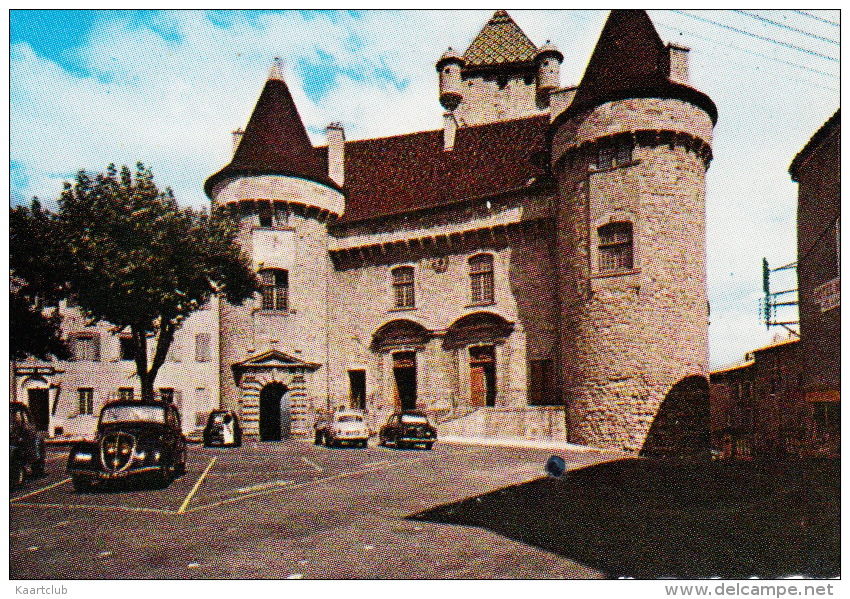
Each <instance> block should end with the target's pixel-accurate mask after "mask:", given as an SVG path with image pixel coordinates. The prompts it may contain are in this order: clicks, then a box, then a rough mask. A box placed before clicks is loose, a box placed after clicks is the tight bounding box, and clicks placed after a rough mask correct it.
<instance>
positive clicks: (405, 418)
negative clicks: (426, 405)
mask: <svg viewBox="0 0 850 599" xmlns="http://www.w3.org/2000/svg"><path fill="white" fill-rule="evenodd" d="M401 421H402V422H404V423H405V424H428V418H427V417H426V416H423V415H422V414H402V415H401Z"/></svg>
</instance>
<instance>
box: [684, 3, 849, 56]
mask: <svg viewBox="0 0 850 599" xmlns="http://www.w3.org/2000/svg"><path fill="white" fill-rule="evenodd" d="M670 12H674V13H676V14H679V15H683V16H686V17H690V18H692V19H696V20H697V21H702V22H704V23H709V24H711V25H715V26H717V27H722V28H723V29H728V30H729V31H734V32H735V33H740V34H743V35H748V36H750V37H752V38H755V39H759V40H762V41H765V42H770V43H772V44H777V45H779V46H784V47H786V48H791V49H792V50H797V51H798V52H805V53H806V54H810V55H812V56H816V57H818V58H823V59H825V60H830V61H832V62H839V61H838V59H837V58H834V57H832V56H827V55H826V54H821V53H820V52H815V51H814V50H810V49H808V48H803V47H802V46H797V45H795V44H789V43H788V42H783V41H780V40H776V39H773V38H772V37H766V36H763V35H759V34H757V33H753V32H752V31H746V30H745V29H739V28H737V27H733V26H732V25H726V24H725V23H718V22H717V21H712V20H711V19H706V18H705V17H699V16H697V15H694V14H691V13H688V12H685V11H682V10H671V11H670Z"/></svg>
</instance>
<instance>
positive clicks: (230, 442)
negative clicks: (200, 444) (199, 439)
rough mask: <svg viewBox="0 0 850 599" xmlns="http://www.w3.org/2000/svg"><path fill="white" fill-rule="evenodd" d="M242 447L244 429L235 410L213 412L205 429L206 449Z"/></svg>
mask: <svg viewBox="0 0 850 599" xmlns="http://www.w3.org/2000/svg"><path fill="white" fill-rule="evenodd" d="M213 445H220V446H222V447H225V446H231V447H239V446H240V445H242V427H241V426H240V424H239V417H238V416H236V412H234V411H233V410H213V411H212V412H210V415H209V418H207V425H206V426H205V427H204V447H212V446H213Z"/></svg>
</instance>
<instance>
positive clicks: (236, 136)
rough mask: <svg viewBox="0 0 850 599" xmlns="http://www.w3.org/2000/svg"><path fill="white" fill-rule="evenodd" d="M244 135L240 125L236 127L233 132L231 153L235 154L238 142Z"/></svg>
mask: <svg viewBox="0 0 850 599" xmlns="http://www.w3.org/2000/svg"><path fill="white" fill-rule="evenodd" d="M243 135H245V132H244V131H243V130H242V127H237V128H236V131H234V132H233V153H234V154H236V150H237V149H238V148H239V142H241V141H242V136H243Z"/></svg>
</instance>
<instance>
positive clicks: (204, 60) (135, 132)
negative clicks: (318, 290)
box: [10, 10, 839, 365]
mask: <svg viewBox="0 0 850 599" xmlns="http://www.w3.org/2000/svg"><path fill="white" fill-rule="evenodd" d="M489 15H490V11H489V10H485V11H460V12H386V11H381V12H363V13H358V14H356V15H355V14H349V13H335V14H325V13H319V14H316V15H312V16H304V15H302V14H301V13H297V12H287V13H282V14H281V13H266V14H259V15H253V16H246V15H244V14H242V13H225V14H223V15H222V14H215V15H211V14H209V13H204V12H194V11H188V12H164V13H158V14H156V15H155V17H154V18H155V23H154V24H155V27H151V25H150V24H149V23H148V24H140V23H138V22H131V21H130V20H129V19H127V18H125V17H121V16H117V17H115V18H112V19H109V20H107V21H105V22H103V23H101V24H100V25H99V26H98V27H97V28H94V29H93V30H92V32H91V33H90V34H89V37H88V38H87V39H86V41H85V44H84V45H83V46H81V47H80V48H79V49H78V50H77V55H76V58H77V59H78V60H79V63H80V64H81V65H82V67H83V68H84V69H86V70H87V71H88V72H89V73H90V74H91V75H90V76H87V77H84V76H80V75H78V74H73V73H71V72H69V71H66V70H64V69H63V68H62V67H60V66H59V65H58V64H56V63H55V62H53V61H51V60H49V59H47V58H45V57H43V56H38V55H37V54H36V53H34V52H33V50H32V48H30V47H29V46H28V45H26V44H23V43H19V44H16V45H14V46H13V47H12V49H11V58H10V81H11V124H10V128H11V159H12V160H13V161H15V162H16V163H20V164H21V165H23V168H24V170H25V173H26V177H27V180H28V183H27V188H26V189H24V190H22V191H21V193H22V194H23V196H24V197H28V196H31V195H38V196H40V197H42V198H43V199H48V198H55V197H56V196H57V195H58V193H59V192H60V190H61V181H62V180H63V179H64V178H65V177H69V176H72V175H73V173H74V172H76V171H77V170H78V169H80V168H85V169H88V170H97V171H100V170H103V168H104V167H105V166H106V165H107V164H108V163H110V162H116V163H119V164H123V163H126V164H133V163H135V162H136V161H137V160H141V161H144V162H145V163H146V164H148V165H150V166H151V167H152V168H153V170H154V172H155V174H156V177H157V181H158V182H159V183H160V184H162V185H170V186H171V187H172V188H173V189H174V190H175V192H176V194H177V197H178V199H179V200H180V201H181V202H182V203H185V204H192V205H204V204H206V203H207V201H208V200H207V198H206V197H205V196H204V194H203V189H202V185H203V182H204V180H205V179H206V178H207V177H208V176H209V175H210V174H212V173H213V172H215V171H217V170H218V169H219V168H221V167H222V166H223V165H224V164H225V163H226V162H227V161H228V160H229V157H230V151H231V141H230V131H231V130H233V129H234V128H235V127H237V126H240V125H242V126H244V124H245V123H246V121H247V119H248V117H249V115H250V112H251V110H252V109H253V106H254V103H255V101H256V98H257V96H258V95H259V93H260V90H261V89H262V85H263V83H264V80H265V77H266V74H267V72H268V68H269V66H270V64H271V60H272V58H273V57H275V56H280V57H281V58H282V59H283V60H284V62H285V71H286V78H287V81H288V83H289V86H290V89H291V91H292V94H293V96H294V98H295V101H296V104H297V105H298V108H299V111H300V113H301V115H302V118H303V120H304V121H305V124H306V125H307V127H308V130H309V131H310V132H311V136H312V138H313V141H314V143H317V144H318V143H324V139H323V134H322V131H323V129H324V127H325V126H326V125H327V124H328V123H329V122H331V121H341V122H342V123H343V124H344V125H345V127H346V132H347V136H348V138H349V139H359V138H364V137H373V136H384V135H390V134H396V133H405V132H410V131H416V130H422V129H432V128H437V127H439V126H440V123H441V112H442V110H441V108H440V106H439V104H438V101H437V75H436V71H435V69H434V63H435V61H436V59H437V58H438V57H439V56H440V55H441V54H442V52H443V51H444V50H445V49H446V47H448V46H453V47H454V48H456V49H457V50H459V51H462V50H463V49H465V47H466V46H467V45H468V44H469V42H470V41H471V40H472V38H473V37H474V36H475V34H476V33H477V32H478V30H479V29H480V28H481V27H482V26H483V24H484V23H485V21H486V20H487V18H488V17H489ZM512 15H513V16H514V18H515V20H516V21H517V22H518V24H519V25H520V26H521V27H522V28H523V29H524V30H525V32H526V33H527V34H528V35H529V37H530V38H531V39H532V41H533V42H535V43H536V44H538V45H540V44H542V43H544V42H545V41H546V40H547V39H551V40H552V41H553V42H554V43H555V44H557V45H558V46H559V48H560V49H561V50H562V51H563V53H564V55H565V62H564V66H563V67H562V82H563V84H565V85H566V84H575V83H577V82H578V81H579V80H580V78H581V75H582V73H583V72H584V69H585V66H586V64H587V60H588V59H589V57H590V53H591V51H592V49H593V45H594V43H595V41H596V38H597V37H598V35H599V31H600V30H601V27H602V24H603V22H604V19H605V13H604V12H602V11H590V12H577V11H516V12H512ZM700 15H702V16H707V17H708V18H712V19H715V20H723V19H726V21H725V22H730V23H732V22H733V21H732V20H731V19H732V17H730V15H731V13H726V12H708V13H700ZM651 16H652V18H653V19H654V21H655V23H656V25H657V27H658V30H659V33H660V34H661V36H662V38H664V39H671V40H676V41H678V42H681V43H685V44H686V45H689V46H690V47H691V48H692V52H691V73H692V79H693V81H694V84H695V85H696V86H697V87H699V88H700V89H702V90H704V91H706V92H707V93H708V94H709V95H710V96H711V97H712V98H713V99H714V101H715V102H716V104H717V106H718V109H719V112H720V120H719V122H718V126H717V128H716V130H715V142H714V145H713V149H714V154H715V160H714V162H713V163H712V165H711V169H710V171H709V175H708V181H707V183H708V202H707V214H708V257H709V285H710V298H711V302H712V325H711V341H712V363H713V364H715V365H716V364H720V363H722V362H724V361H731V360H734V359H737V358H738V357H739V356H742V355H743V353H744V352H745V351H747V350H748V349H752V348H753V347H755V346H757V345H759V344H760V343H762V342H763V341H764V340H765V339H768V340H769V338H770V337H771V336H772V334H773V333H770V334H767V333H766V332H764V328H763V325H761V324H760V323H759V321H758V315H757V309H756V306H757V299H758V293H759V290H760V288H761V270H760V268H761V266H760V265H761V258H762V257H767V258H768V260H770V261H771V264H779V263H780V262H783V261H791V260H793V259H794V256H795V253H796V240H795V229H796V225H795V218H796V214H795V209H796V185H795V184H793V183H792V182H791V181H790V178H789V176H788V174H787V169H788V165H789V164H790V162H791V160H792V158H793V157H794V155H795V154H796V152H797V151H799V149H800V148H802V146H803V145H804V144H805V142H806V141H807V140H808V139H809V137H810V136H811V135H812V134H813V133H814V131H815V130H817V128H818V127H819V126H820V125H821V124H822V123H823V122H824V121H825V120H826V119H827V118H828V117H829V116H830V115H831V114H832V113H833V111H834V110H835V109H836V108H837V107H838V104H839V96H838V93H837V92H836V91H830V90H827V89H823V87H833V88H837V86H838V81H837V80H836V79H834V78H830V77H827V76H822V75H819V74H816V73H813V72H812V71H811V70H806V69H815V70H822V71H824V72H829V73H837V72H838V71H837V65H836V64H832V63H829V62H828V61H824V60H821V59H817V58H815V57H812V56H807V55H803V54H801V53H799V52H795V51H794V50H791V49H789V48H784V47H780V46H777V45H776V44H771V43H768V42H762V41H758V40H753V39H747V38H745V37H742V36H740V35H736V34H734V33H733V32H730V31H728V30H724V29H721V28H718V27H714V26H711V25H709V24H705V23H701V22H699V21H696V20H694V19H692V18H688V17H686V16H683V15H678V14H676V13H672V12H666V11H651ZM741 18H742V19H745V17H741ZM833 18H836V17H833ZM815 23H816V22H812V23H808V25H811V26H812V30H813V31H815V30H817V32H819V33H820V34H822V35H832V34H834V33H835V32H834V31H831V30H829V27H828V26H817V25H816V24H815ZM735 24H736V25H737V26H744V27H748V28H750V25H751V24H742V23H735ZM821 30H822V31H821ZM162 31H166V32H168V35H163V34H162V33H161V32H162ZM759 31H762V30H761V29H759ZM773 34H774V35H775V37H777V38H780V37H782V35H781V32H779V31H774V32H773ZM708 40H712V41H708ZM718 44H722V45H718ZM731 46H736V47H738V48H742V49H744V50H747V51H749V52H757V53H760V54H762V55H764V56H767V57H770V58H771V59H776V60H784V61H786V62H794V63H797V64H800V65H801V66H802V67H803V68H794V67H791V66H789V65H783V64H780V63H778V62H775V61H774V60H770V59H767V58H759V57H756V56H754V55H753V54H751V53H750V54H747V53H744V52H741V51H739V50H735V49H733V48H732V47H731ZM821 46H823V44H821V45H820V46H812V47H815V48H818V49H822V48H821ZM827 49H828V48H827ZM824 51H825V50H824ZM304 63H307V64H330V65H331V66H330V68H331V69H334V70H333V72H332V73H331V74H330V75H329V74H328V73H324V74H321V73H306V74H302V72H301V70H300V65H301V64H304ZM320 75H324V76H330V81H329V83H330V86H329V88H328V89H327V92H326V93H325V94H324V95H323V96H322V97H321V98H320V99H319V101H313V100H311V99H310V97H308V95H307V93H306V91H305V90H306V89H307V88H308V84H310V83H311V81H310V78H311V77H316V76H320Z"/></svg>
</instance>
